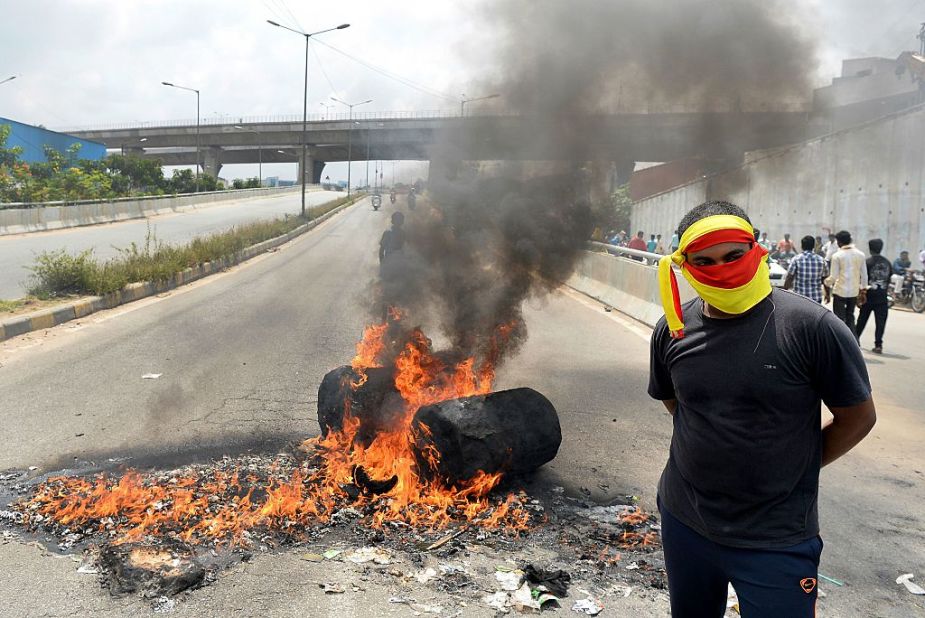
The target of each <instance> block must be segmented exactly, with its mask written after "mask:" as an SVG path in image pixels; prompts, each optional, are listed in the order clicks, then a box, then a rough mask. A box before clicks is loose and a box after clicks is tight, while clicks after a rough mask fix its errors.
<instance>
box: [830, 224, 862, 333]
mask: <svg viewBox="0 0 925 618" xmlns="http://www.w3.org/2000/svg"><path fill="white" fill-rule="evenodd" d="M835 241H836V242H837V243H838V251H837V252H836V253H835V255H833V256H832V264H831V266H830V267H829V276H828V277H826V280H825V302H827V303H828V302H829V294H830V293H831V296H832V311H833V312H834V313H835V316H836V317H837V318H838V319H839V320H841V321H843V322H844V323H845V324H846V325H847V326H848V329H849V330H850V331H851V332H852V333H854V335H855V337H857V331H856V329H855V327H854V310H855V308H856V307H857V306H858V305H863V304H864V302H865V301H866V300H867V257H866V256H865V255H864V253H863V252H862V251H859V250H858V249H856V248H855V247H854V245H853V244H851V233H850V232H846V231H845V230H842V231H840V232H839V233H838V234H836V235H835Z"/></svg>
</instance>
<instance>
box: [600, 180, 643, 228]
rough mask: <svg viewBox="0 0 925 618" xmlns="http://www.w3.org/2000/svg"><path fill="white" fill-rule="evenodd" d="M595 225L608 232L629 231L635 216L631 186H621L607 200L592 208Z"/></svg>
mask: <svg viewBox="0 0 925 618" xmlns="http://www.w3.org/2000/svg"><path fill="white" fill-rule="evenodd" d="M591 210H592V214H593V216H594V225H595V226H596V227H598V228H600V229H601V230H603V231H605V232H607V231H609V230H617V231H620V230H624V231H629V229H630V220H631V218H632V216H633V200H632V199H631V198H630V191H629V184H624V185H620V186H619V187H617V189H616V190H615V191H614V192H613V193H611V194H610V195H609V196H608V197H607V199H605V200H601V201H599V202H597V203H595V204H593V205H592V206H591Z"/></svg>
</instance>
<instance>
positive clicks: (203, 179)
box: [170, 169, 221, 193]
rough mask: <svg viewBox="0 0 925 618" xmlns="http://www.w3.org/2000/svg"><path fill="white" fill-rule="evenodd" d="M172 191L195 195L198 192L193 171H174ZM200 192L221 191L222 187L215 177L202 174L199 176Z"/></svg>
mask: <svg viewBox="0 0 925 618" xmlns="http://www.w3.org/2000/svg"><path fill="white" fill-rule="evenodd" d="M170 189H171V190H172V191H173V192H174V193H195V192H196V175H195V174H193V170H190V169H182V170H174V171H173V177H172V178H171V179H170ZM199 190H200V191H220V190H221V186H220V185H219V184H218V179H217V178H215V176H210V175H208V174H201V175H200V176H199Z"/></svg>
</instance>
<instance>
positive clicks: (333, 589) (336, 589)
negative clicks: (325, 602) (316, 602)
mask: <svg viewBox="0 0 925 618" xmlns="http://www.w3.org/2000/svg"><path fill="white" fill-rule="evenodd" d="M318 587H319V588H321V589H322V590H323V591H324V593H325V594H343V593H344V592H345V591H344V588H343V586H341V585H340V584H333V583H330V582H327V583H322V584H318Z"/></svg>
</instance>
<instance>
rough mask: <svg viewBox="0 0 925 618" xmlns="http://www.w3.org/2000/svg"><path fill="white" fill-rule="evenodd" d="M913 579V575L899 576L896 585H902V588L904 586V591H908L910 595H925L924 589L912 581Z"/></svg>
mask: <svg viewBox="0 0 925 618" xmlns="http://www.w3.org/2000/svg"><path fill="white" fill-rule="evenodd" d="M914 577H915V575H913V574H912V573H906V574H905V575H900V576H899V577H897V578H896V583H897V584H902V585H903V586H905V587H906V590H908V591H909V592H911V593H912V594H925V588H922V587H921V586H919V585H918V584H917V583H915V582H914V581H912V578H914Z"/></svg>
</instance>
